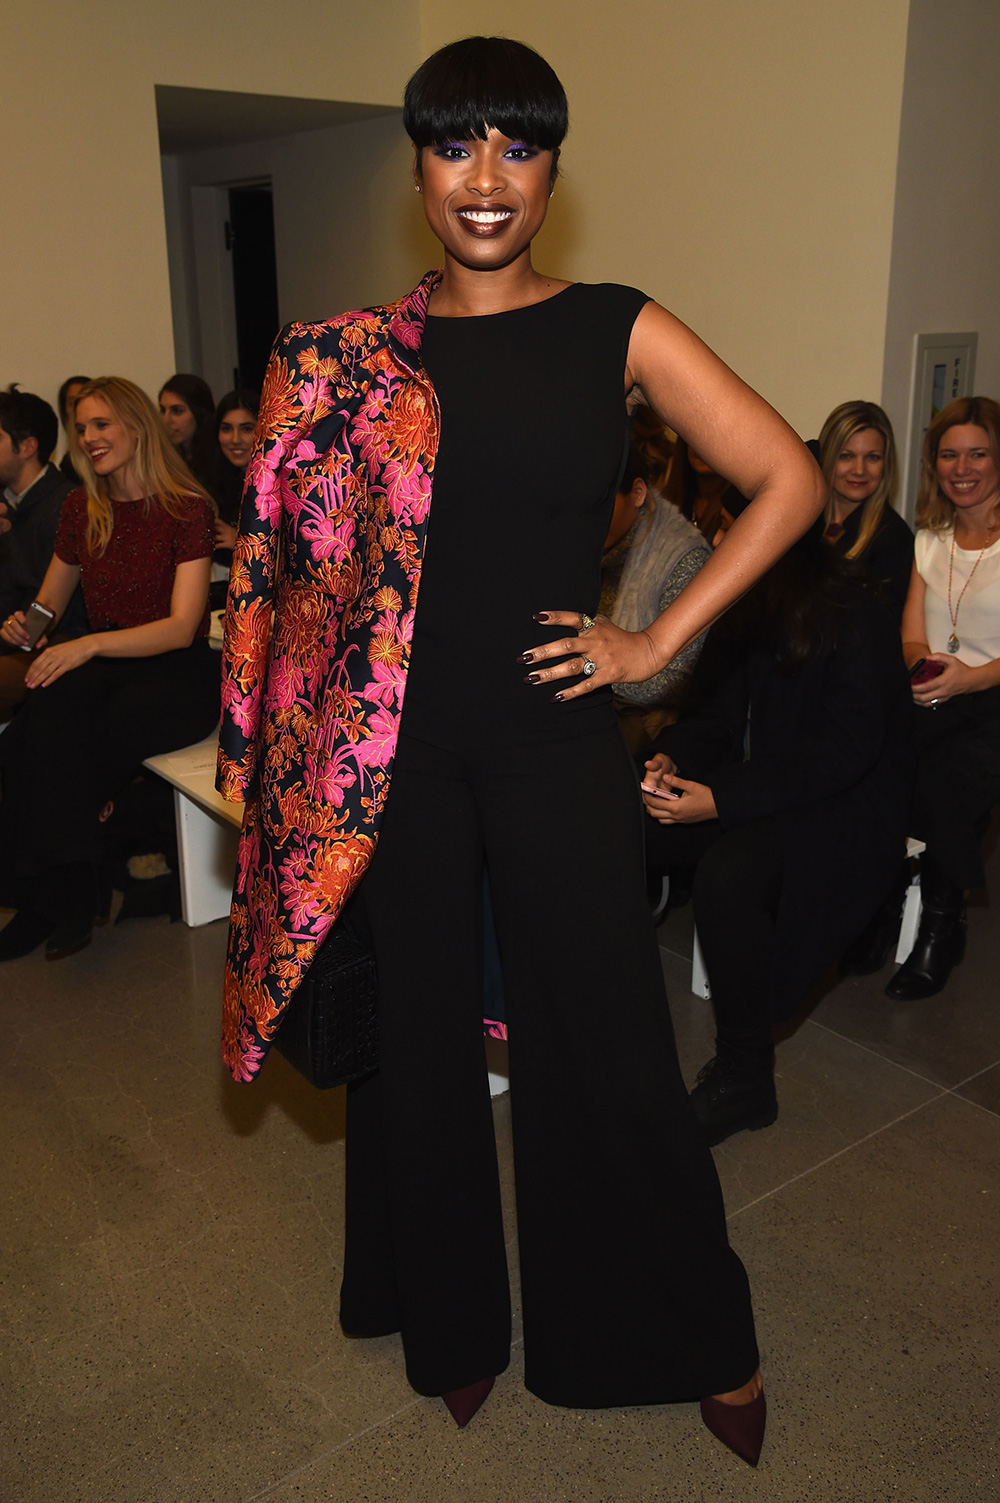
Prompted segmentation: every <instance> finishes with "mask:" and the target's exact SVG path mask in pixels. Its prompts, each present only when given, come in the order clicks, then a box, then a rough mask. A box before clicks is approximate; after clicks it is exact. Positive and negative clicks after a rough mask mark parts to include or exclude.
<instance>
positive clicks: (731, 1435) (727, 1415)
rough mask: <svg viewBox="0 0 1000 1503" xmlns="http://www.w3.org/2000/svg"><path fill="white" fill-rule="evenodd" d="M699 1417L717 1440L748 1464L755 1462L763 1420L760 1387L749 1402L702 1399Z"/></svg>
mask: <svg viewBox="0 0 1000 1503" xmlns="http://www.w3.org/2000/svg"><path fill="white" fill-rule="evenodd" d="M701 1417H702V1419H703V1420H704V1422H705V1425H706V1427H707V1429H709V1430H711V1432H712V1434H713V1435H714V1436H715V1438H716V1440H721V1441H722V1444H723V1445H724V1446H728V1447H729V1449H730V1450H731V1451H735V1453H736V1455H737V1456H739V1457H740V1459H741V1460H742V1461H746V1462H749V1464H750V1466H756V1465H757V1463H758V1461H759V1460H760V1448H761V1446H762V1445H763V1444H764V1426H765V1425H766V1424H767V1400H766V1399H765V1397H764V1390H763V1388H762V1389H761V1391H760V1393H759V1394H758V1395H757V1397H756V1398H755V1399H751V1400H750V1402H749V1404H724V1403H723V1402H722V1400H721V1399H702V1401H701Z"/></svg>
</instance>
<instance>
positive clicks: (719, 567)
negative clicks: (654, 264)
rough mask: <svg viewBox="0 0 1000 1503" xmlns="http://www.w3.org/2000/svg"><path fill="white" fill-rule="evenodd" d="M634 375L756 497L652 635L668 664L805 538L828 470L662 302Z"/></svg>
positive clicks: (631, 365)
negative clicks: (822, 473)
mask: <svg viewBox="0 0 1000 1503" xmlns="http://www.w3.org/2000/svg"><path fill="white" fill-rule="evenodd" d="M628 378H629V380H630V381H631V382H633V383H634V384H635V385H637V386H638V387H639V388H640V389H641V391H642V394H643V396H644V397H645V399H646V401H647V402H648V403H649V405H650V406H651V407H652V408H653V410H654V412H656V413H657V414H658V416H659V417H660V418H661V419H662V420H663V421H664V422H665V423H667V424H669V426H670V427H672V428H673V429H675V431H676V432H677V433H678V434H680V436H681V438H683V439H685V440H686V441H687V442H688V443H689V444H690V445H691V446H692V448H693V449H694V450H695V451H696V452H697V453H698V454H700V455H701V456H702V458H703V459H705V460H707V462H708V463H709V464H710V465H711V466H712V468H713V469H714V470H716V471H717V472H718V473H719V474H720V475H725V477H726V479H727V480H730V481H731V482H732V483H733V485H735V486H736V489H737V490H738V491H741V492H742V494H743V495H744V496H748V497H750V498H751V500H752V505H750V506H749V507H747V509H746V511H745V512H743V514H742V515H741V516H739V517H737V518H736V520H735V522H734V523H733V525H732V527H731V528H730V529H729V531H728V532H727V533H726V536H725V537H724V539H723V540H722V542H721V543H720V544H719V547H718V548H717V549H716V550H715V552H714V553H713V555H712V557H711V558H710V559H709V560H708V562H707V563H706V565H705V567H704V569H702V570H700V572H699V573H698V575H697V576H696V578H695V579H693V580H692V581H691V583H690V584H689V585H688V586H687V588H686V589H685V590H684V592H683V594H681V595H680V596H679V597H678V599H677V600H676V601H675V602H674V603H673V605H671V606H670V607H668V609H667V610H666V611H664V612H663V613H662V614H661V615H660V616H658V617H657V619H656V621H655V622H653V623H652V625H651V627H650V628H649V636H650V638H651V639H652V642H653V644H654V647H655V649H656V656H657V658H658V660H660V661H662V662H667V661H669V660H670V658H672V657H674V656H675V655H676V654H677V653H678V652H679V651H680V650H681V648H683V647H685V646H686V645H687V644H688V643H689V642H691V641H693V640H694V638H695V637H697V636H698V635H699V634H700V633H701V632H703V631H704V630H705V628H706V627H708V626H710V625H711V624H712V622H713V621H716V620H718V618H719V617H720V616H721V615H722V613H723V612H724V611H725V610H727V609H728V608H729V606H731V605H732V604H733V602H734V601H735V600H738V599H739V597H740V596H741V595H743V594H744V593H745V592H746V591H747V590H748V589H749V588H750V586H751V585H753V584H755V583H756V581H757V580H758V579H759V578H760V577H761V575H762V574H764V573H766V571H767V570H768V569H769V568H770V567H771V565H772V564H774V563H776V562H777V560H778V559H779V558H780V557H781V555H782V554H783V553H785V552H786V551H787V549H788V548H790V547H791V545H792V543H794V542H795V540H796V539H797V538H799V537H801V536H802V534H803V533H804V532H805V531H806V529H807V528H808V527H810V526H811V525H812V523H813V522H814V521H815V520H816V518H817V517H818V516H819V514H820V512H821V511H822V509H823V506H824V504H825V500H826V493H825V487H824V484H823V477H822V475H821V474H820V471H819V467H818V466H817V464H816V462H815V460H814V459H813V458H812V455H811V454H810V453H809V451H808V450H807V449H806V447H805V445H804V444H803V443H802V442H801V440H800V439H799V438H798V437H797V435H796V434H795V433H794V432H793V431H792V429H791V428H790V427H789V426H788V424H787V423H786V422H785V420H784V418H782V417H779V415H778V414H777V413H776V412H775V410H774V408H773V407H771V406H769V405H768V403H767V402H765V401H764V399H763V398H762V397H759V396H758V395H757V393H756V392H755V391H753V390H752V389H751V388H750V387H749V386H747V385H746V383H745V382H743V381H741V380H740V378H739V377H738V376H737V375H735V374H734V373H733V372H732V371H731V370H730V369H729V367H728V366H727V365H725V364H724V363H723V362H722V361H721V360H720V359H719V358H718V356H717V355H715V354H713V352H712V351H711V350H710V349H709V348H708V346H707V345H706V344H704V343H703V342H702V341H701V340H700V339H699V338H698V336H697V335H696V334H694V333H693V332H692V331H691V330H690V329H689V328H687V326H686V325H685V324H682V323H681V322H680V320H679V319H677V318H675V317H674V316H673V314H672V313H668V312H667V310H666V309H665V308H661V307H660V306H659V304H657V303H647V304H646V306H645V307H644V308H643V310H642V312H641V313H640V314H639V317H638V318H637V319H636V321H635V325H634V327H633V330H632V339H631V342H630V344H629V353H628Z"/></svg>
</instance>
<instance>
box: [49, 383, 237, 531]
mask: <svg viewBox="0 0 1000 1503" xmlns="http://www.w3.org/2000/svg"><path fill="white" fill-rule="evenodd" d="M87 397H100V398H101V400H102V401H103V402H106V403H107V404H108V406H109V407H110V409H111V411H112V413H113V414H114V416H115V417H116V418H117V419H118V421H119V422H120V423H122V424H123V425H124V426H125V427H126V428H127V429H128V430H129V432H130V433H134V434H135V436H136V438H137V440H138V442H137V446H136V451H135V460H134V463H135V469H136V475H137V478H138V482H139V487H140V489H141V491H142V494H143V495H144V496H149V497H152V498H154V499H155V500H156V501H158V502H159V504H160V505H161V506H162V507H163V510H164V511H165V512H167V513H168V515H169V516H171V517H178V518H185V517H189V516H190V514H191V502H192V501H193V500H194V499H195V498H196V497H200V498H201V499H202V500H204V501H207V502H208V503H209V505H210V506H212V508H213V510H214V505H215V504H214V502H213V501H212V498H211V496H210V495H209V494H208V492H207V491H206V490H205V488H204V487H203V486H201V485H199V483H198V481H197V480H196V479H195V478H194V476H193V475H192V474H191V471H190V470H189V469H188V467H187V465H186V464H185V463H184V461H183V459H182V458H181V456H180V455H179V454H178V452H177V450H176V449H175V448H174V446H173V444H172V443H171V442H170V440H169V439H168V438H167V435H166V431H165V429H164V427H163V423H162V421H161V419H160V415H159V413H158V412H157V410H156V408H155V407H154V406H153V404H152V402H151V401H150V399H149V397H147V395H146V393H145V392H144V391H143V390H142V388H141V387H140V386H136V384H135V382H134V381H126V380H125V378H124V376H97V377H95V379H94V380H93V381H88V382H87V384H86V386H83V387H81V388H80V390H79V391H78V392H77V394H76V403H77V404H79V403H80V402H82V401H84V399H85V398H87ZM69 447H70V453H71V455H72V460H73V467H74V469H75V470H76V473H77V474H78V475H79V476H80V478H81V480H82V482H83V487H84V490H85V491H86V492H87V533H86V543H87V550H88V552H89V553H90V555H91V557H92V558H98V557H100V555H101V554H102V553H103V552H104V550H105V549H106V548H107V546H108V543H109V542H110V541H111V532H112V528H113V527H114V509H113V507H112V504H111V498H110V497H109V495H108V487H107V483H106V481H105V480H104V477H103V476H101V475H98V474H97V473H96V471H95V470H94V467H93V465H92V464H91V462H90V457H89V455H88V454H87V452H86V450H85V449H84V448H83V447H82V446H81V444H80V437H79V434H78V433H77V431H76V423H75V421H73V420H72V419H71V420H70V424H69Z"/></svg>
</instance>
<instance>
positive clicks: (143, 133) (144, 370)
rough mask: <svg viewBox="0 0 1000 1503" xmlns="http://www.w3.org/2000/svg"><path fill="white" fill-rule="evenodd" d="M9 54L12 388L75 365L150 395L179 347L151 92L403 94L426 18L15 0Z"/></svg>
mask: <svg viewBox="0 0 1000 1503" xmlns="http://www.w3.org/2000/svg"><path fill="white" fill-rule="evenodd" d="M3 49H4V55H5V57H6V58H7V60H8V64H9V65H8V66H7V67H6V68H5V70H4V73H5V77H4V85H3V99H4V119H5V122H6V128H7V129H8V130H12V129H15V128H16V131H17V139H18V147H17V152H16V154H15V153H14V152H10V151H5V152H4V153H2V156H3V172H4V179H3V182H2V184H0V191H2V194H3V203H4V205H5V216H4V218H5V230H4V234H3V236H2V237H0V273H2V278H3V282H2V284H3V287H4V289H5V295H4V305H3V313H2V321H3V330H2V341H0V382H2V383H6V382H7V381H10V380H18V381H20V382H21V383H22V384H23V385H24V386H26V387H27V388H29V389H32V390H36V391H39V392H41V393H42V394H43V395H46V396H48V397H49V398H50V399H51V398H54V396H55V391H56V388H57V386H58V383H59V381H60V379H61V378H62V377H63V376H65V375H68V374H69V373H70V372H71V371H76V370H82V371H85V372H89V373H92V374H98V373H102V372H106V371H116V372H120V373H122V374H125V375H129V376H131V377H133V378H134V379H135V380H137V381H139V382H140V383H141V384H142V385H144V386H145V387H146V388H147V389H149V390H155V389H156V384H157V382H158V381H160V380H162V378H163V374H164V372H165V371H166V373H168V374H169V371H170V369H172V367H173V359H174V354H173V334H172V328H171V316H170V292H169V280H168V271H167V255H166V244H165V235H164V212H163V193H162V186H161V179H160V158H159V145H158V138H157V127H156V110H155V102H154V95H153V88H154V85H155V84H158V83H160V84H174V85H183V86H189V87H195V88H211V89H233V90H242V91H246V92H257V93H266V94H284V95H292V96H299V97H307V98H320V99H341V100H347V101H361V102H365V103H371V104H394V103H396V101H397V100H398V98H399V94H400V90H401V88H402V85H403V83H404V82H405V79H406V77H407V74H408V72H409V71H410V69H411V68H412V65H413V60H414V57H415V56H416V52H417V50H418V33H417V11H416V6H415V3H414V0H365V3H364V5H358V4H357V3H354V0H295V4H294V5H293V6H287V5H284V6H280V5H275V4H274V3H273V0H241V4H240V5H239V6H238V7H237V8H235V9H234V8H233V7H232V6H230V5H222V4H219V3H215V0H172V3H171V4H170V5H147V4H142V3H136V0H90V3H89V4H88V5H87V6H85V7H84V8H83V9H82V10H81V8H80V6H79V5H75V4H70V3H69V0H7V3H6V4H5V6H4V20H3ZM11 59H21V60H22V62H23V66H20V67H15V66H13V65H10V60H11ZM14 206H16V209H15V207H14Z"/></svg>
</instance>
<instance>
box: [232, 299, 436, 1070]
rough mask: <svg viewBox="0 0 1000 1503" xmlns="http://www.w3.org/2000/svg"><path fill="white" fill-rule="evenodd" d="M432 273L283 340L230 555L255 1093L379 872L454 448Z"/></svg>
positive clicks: (235, 948) (236, 960) (245, 970)
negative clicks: (423, 350)
mask: <svg viewBox="0 0 1000 1503" xmlns="http://www.w3.org/2000/svg"><path fill="white" fill-rule="evenodd" d="M439 278H440V273H437V272H431V273H429V274H428V275H427V276H426V277H425V278H424V279H423V281H422V282H421V283H420V285H419V287H417V288H416V289H415V290H414V291H413V292H411V293H409V294H408V295H407V296H406V297H404V298H401V299H400V300H399V301H398V302H396V303H390V304H388V305H387V306H385V307H381V308H372V309H366V310H364V311H362V312H358V313H346V314H343V315H342V316H341V317H339V318H335V319H331V320H330V322H328V323H319V324H290V325H288V326H287V327H286V328H285V329H283V330H282V331H281V333H280V334H279V336H278V339H277V341H276V343H275V347H274V351H273V354H272V357H271V361H270V364H269V366H268V369H267V374H266V376H265V380H264V391H263V394H262V399H261V409H260V418H259V421H258V425H257V435H256V439H255V443H254V450H253V454H252V456H251V459H250V463H249V466H248V469H247V482H246V488H245V491H244V494H243V503H242V510H241V515H240V526H239V537H238V540H237V544H236V548H235V551H234V555H233V565H232V572H231V575H230V586H229V601H228V606H227V610H226V636H225V649H224V654H223V691H222V729H221V734H220V752H219V777H218V785H219V788H220V790H221V792H222V793H223V794H224V795H226V797H228V798H231V799H244V800H245V801H246V814H245V818H244V825H243V833H242V836H241V838H240V848H239V860H238V865H237V873H236V884H235V889H234V893H233V907H232V919H231V923H230V931H229V953H228V958H227V962H226V980H225V1004H224V1017H223V1056H224V1058H225V1060H226V1063H227V1065H228V1066H229V1068H230V1070H231V1071H232V1073H233V1075H234V1076H235V1077H236V1078H237V1080H250V1079H252V1078H253V1076H254V1075H256V1073H257V1071H258V1070H259V1069H260V1067H261V1064H262V1063H263V1060H264V1057H265V1055H266V1053H267V1050H268V1047H269V1044H270V1041H271V1039H272V1037H273V1035H274V1032H275V1029H276V1027H277V1025H278V1022H279V1020H280V1018H281V1015H282V1013H283V1011H284V1009H285V1007H286V1006H287V1005H288V1002H289V1000H290V998H291V996H292V994H293V992H294V991H295V988H296V986H297V985H298V983H299V981H300V980H301V979H302V976H303V975H304V973H305V971H306V970H307V969H308V967H309V964H310V962H311V960H312V958H313V956H314V954H315V952H316V950H317V948H318V946H319V945H320V944H321V943H322V941H323V940H324V938H325V937H326V934H327V932H328V931H329V929H330V926H331V925H332V924H333V922H334V920H335V919H336V917H337V915H338V914H339V913H340V911H341V909H342V908H343V906H344V904H345V903H346V901H347V899H348V898H349V897H350V895H351V893H352V892H353V891H354V889H355V888H356V887H357V884H358V882H359V881H360V879H361V877H362V874H363V873H364V871H365V868H366V867H367V865H368V862H369V861H370V860H371V857H372V853H373V851H374V849H375V842H376V840H377V837H378V830H379V825H380V822H381V818H382V812H383V810H384V808H385V802H386V795H387V793H388V790H389V779H390V776H391V772H392V762H393V755H394V752H395V747H396V737H397V733H398V729H399V717H400V711H401V709H402V705H403V692H404V688H405V684H406V672H407V666H408V662H409V651H410V641H411V637H412V631H413V614H414V608H415V605H416V598H417V588H418V585H419V582H420V566H421V560H422V557H423V549H424V538H425V534H426V529H427V517H428V513H429V509H430V495H431V477H432V475H433V470H434V455H435V452H436V448H437V441H438V434H439V430H440V414H439V409H438V406H437V400H436V398H435V395H434V390H433V388H432V386H431V384H430V381H429V380H428V378H427V376H426V375H425V374H424V373H423V371H422V369H421V366H420V360H419V348H420V342H421V336H422V333H423V324H424V317H425V314H426V310H427V300H428V298H429V296H430V294H431V292H432V291H433V290H434V288H435V286H436V285H437V282H438V280H439Z"/></svg>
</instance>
